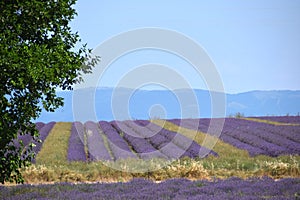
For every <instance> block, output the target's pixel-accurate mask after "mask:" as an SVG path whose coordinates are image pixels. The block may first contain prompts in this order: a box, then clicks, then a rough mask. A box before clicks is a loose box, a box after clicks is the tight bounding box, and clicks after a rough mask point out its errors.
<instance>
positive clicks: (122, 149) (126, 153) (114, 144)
mask: <svg viewBox="0 0 300 200" xmlns="http://www.w3.org/2000/svg"><path fill="white" fill-rule="evenodd" d="M99 125H100V128H101V130H102V131H103V133H104V134H105V135H106V137H107V141H108V144H109V147H110V149H111V151H112V154H113V156H114V159H115V160H118V159H126V158H137V156H136V155H135V154H134V153H133V152H132V151H131V149H130V148H129V144H128V143H127V142H126V141H125V140H124V139H123V138H122V137H121V136H120V135H119V133H118V132H117V131H116V129H115V128H113V127H112V125H111V124H110V123H109V122H106V121H100V122H99Z"/></svg>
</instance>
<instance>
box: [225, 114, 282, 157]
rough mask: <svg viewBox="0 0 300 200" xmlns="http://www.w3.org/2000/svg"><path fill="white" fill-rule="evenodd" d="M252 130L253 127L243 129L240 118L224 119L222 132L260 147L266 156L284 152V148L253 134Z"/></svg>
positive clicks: (253, 129)
mask: <svg viewBox="0 0 300 200" xmlns="http://www.w3.org/2000/svg"><path fill="white" fill-rule="evenodd" d="M254 131H255V128H251V129H245V127H243V126H241V119H236V118H228V119H226V122H225V125H224V128H223V131H222V134H226V135H229V136H231V137H233V138H236V139H238V140H240V141H241V142H244V143H246V144H249V145H251V146H254V147H257V148H259V149H262V150H264V151H265V152H266V155H268V156H279V155H281V154H285V153H286V149H285V148H283V147H281V146H279V145H276V144H273V143H271V142H268V141H266V140H264V139H262V138H261V137H258V136H256V135H255V134H253V132H254ZM247 150H248V149H247Z"/></svg>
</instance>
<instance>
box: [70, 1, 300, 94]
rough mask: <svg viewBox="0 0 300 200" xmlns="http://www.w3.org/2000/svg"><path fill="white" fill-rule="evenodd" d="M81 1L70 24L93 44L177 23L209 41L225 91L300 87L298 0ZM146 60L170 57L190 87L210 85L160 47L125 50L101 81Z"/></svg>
mask: <svg viewBox="0 0 300 200" xmlns="http://www.w3.org/2000/svg"><path fill="white" fill-rule="evenodd" d="M75 8H76V10H77V12H78V16H77V17H76V18H75V19H74V20H73V21H72V23H71V27H72V29H73V30H74V31H78V32H79V35H80V37H81V39H82V42H83V43H87V44H88V47H89V48H93V49H95V48H97V46H98V45H100V44H101V43H102V42H104V41H106V40H107V39H109V38H111V37H112V36H114V35H117V34H120V33H122V32H126V31H130V30H132V29H138V28H144V27H157V28H162V29H168V30H174V31H176V32H179V33H181V34H184V35H186V36H187V37H189V38H191V39H193V40H194V41H196V42H197V43H198V44H199V45H201V46H202V47H203V48H204V49H205V51H206V52H207V54H208V56H209V57H210V58H211V60H212V61H213V62H214V64H215V67H216V69H217V70H218V72H219V74H220V76H221V79H222V81H223V85H224V88H225V91H226V92H229V93H238V92H245V91H250V90H283V89H289V90H300V78H299V74H300V1H298V0H243V1H242V0H210V1H202V0H187V1H179V0H163V1H162V0H151V1H141V0H139V1H138V0H127V1H116V0H110V1H107V0H103V1H98V0H78V2H77V4H76V6H75ZM102 59H105V58H102ZM147 63H159V64H164V65H168V67H170V68H172V69H174V70H175V71H176V72H178V73H179V74H182V76H183V77H184V78H185V79H186V80H187V81H188V82H189V84H190V85H191V87H193V88H201V89H207V86H206V85H205V78H203V77H201V76H199V75H198V74H196V73H194V72H193V67H192V66H191V65H189V64H188V63H186V62H185V61H184V60H182V59H180V58H179V57H177V56H175V55H172V54H169V53H166V52H162V51H157V50H145V51H138V52H133V53H130V54H127V55H124V56H122V57H121V58H119V59H118V60H117V61H116V62H114V63H113V64H112V65H111V66H110V67H109V70H107V71H106V73H105V75H104V76H103V77H102V78H101V80H95V81H96V82H97V84H98V85H99V86H115V85H117V83H118V81H119V80H120V79H121V78H122V76H124V74H126V73H128V72H129V71H130V70H131V69H133V68H135V67H137V66H139V65H142V64H147Z"/></svg>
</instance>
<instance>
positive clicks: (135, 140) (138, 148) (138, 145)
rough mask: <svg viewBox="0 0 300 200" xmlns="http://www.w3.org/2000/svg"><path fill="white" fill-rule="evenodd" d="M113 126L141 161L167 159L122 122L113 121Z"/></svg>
mask: <svg viewBox="0 0 300 200" xmlns="http://www.w3.org/2000/svg"><path fill="white" fill-rule="evenodd" d="M111 124H112V126H113V127H114V128H115V129H116V130H117V131H118V132H119V133H121V134H123V138H124V139H125V140H126V141H127V142H128V143H129V144H130V145H131V146H132V148H133V150H134V151H135V152H137V153H138V155H139V157H140V158H141V159H152V158H167V157H166V156H165V155H164V154H162V153H161V152H160V151H158V150H157V149H155V148H154V147H153V146H152V145H151V144H150V143H149V141H148V140H147V139H145V138H143V137H142V136H141V135H139V134H138V133H135V132H134V131H133V130H132V129H131V128H129V127H128V126H126V125H125V124H123V123H122V122H119V121H118V122H117V121H113V122H111Z"/></svg>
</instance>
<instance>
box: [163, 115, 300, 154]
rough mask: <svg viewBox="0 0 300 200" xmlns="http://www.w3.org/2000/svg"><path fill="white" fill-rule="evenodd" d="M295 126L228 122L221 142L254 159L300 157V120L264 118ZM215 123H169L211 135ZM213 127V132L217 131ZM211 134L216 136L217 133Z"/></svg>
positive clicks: (197, 121)
mask: <svg viewBox="0 0 300 200" xmlns="http://www.w3.org/2000/svg"><path fill="white" fill-rule="evenodd" d="M259 119H265V120H274V121H276V122H284V123H290V124H292V125H286V124H284V125H273V124H269V123H262V122H257V121H250V120H245V119H239V118H226V119H225V122H224V127H223V129H222V132H221V135H220V139H221V140H223V141H224V142H226V143H229V144H231V145H233V146H235V147H237V148H240V149H244V150H247V151H248V152H249V154H250V155H251V156H256V155H268V156H273V157H276V156H279V155H284V154H286V155H299V154H300V124H299V125H297V124H295V123H296V122H299V121H300V117H261V118H259ZM211 120H214V119H183V120H180V119H174V120H169V122H172V123H174V124H176V125H178V126H184V127H185V128H193V129H195V124H197V125H198V127H197V130H198V131H201V132H203V133H207V132H208V130H209V129H208V128H209V126H210V122H211ZM213 125H214V124H212V127H211V130H214V127H213ZM208 134H211V135H214V132H210V133H208Z"/></svg>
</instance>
